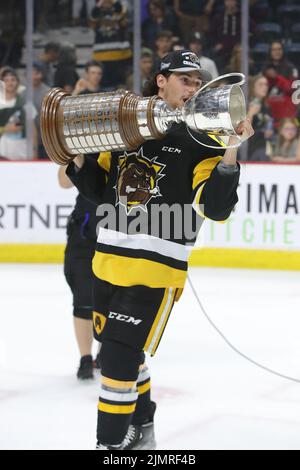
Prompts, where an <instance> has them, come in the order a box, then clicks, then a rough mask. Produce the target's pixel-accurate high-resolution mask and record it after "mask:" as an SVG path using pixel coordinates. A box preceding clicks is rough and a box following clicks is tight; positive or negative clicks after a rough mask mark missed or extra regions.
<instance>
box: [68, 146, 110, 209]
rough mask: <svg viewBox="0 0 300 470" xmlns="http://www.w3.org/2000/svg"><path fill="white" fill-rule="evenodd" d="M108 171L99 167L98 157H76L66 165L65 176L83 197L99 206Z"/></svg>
mask: <svg viewBox="0 0 300 470" xmlns="http://www.w3.org/2000/svg"><path fill="white" fill-rule="evenodd" d="M100 155H101V154H100ZM105 155H109V156H110V155H111V154H105ZM107 170H108V171H109V168H108V167H107ZM108 171H106V170H105V169H104V168H103V166H101V160H100V157H99V158H98V159H97V158H95V157H93V156H90V155H86V156H83V155H78V156H77V157H75V159H74V160H73V161H72V162H71V163H70V164H69V165H68V167H67V169H66V175H67V176H68V177H69V179H70V180H71V181H72V183H73V184H74V186H76V188H77V189H78V191H79V192H80V193H81V194H82V195H83V196H85V197H86V198H87V199H89V200H90V201H91V202H94V203H95V204H101V202H102V196H103V193H104V190H105V186H106V181H107V173H108Z"/></svg>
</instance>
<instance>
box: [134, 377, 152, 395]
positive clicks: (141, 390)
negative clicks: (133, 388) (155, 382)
mask: <svg viewBox="0 0 300 470" xmlns="http://www.w3.org/2000/svg"><path fill="white" fill-rule="evenodd" d="M150 388H151V382H150V380H149V382H147V383H145V384H144V385H140V386H139V385H138V387H137V389H138V393H139V395H142V394H143V393H146V392H148V390H150Z"/></svg>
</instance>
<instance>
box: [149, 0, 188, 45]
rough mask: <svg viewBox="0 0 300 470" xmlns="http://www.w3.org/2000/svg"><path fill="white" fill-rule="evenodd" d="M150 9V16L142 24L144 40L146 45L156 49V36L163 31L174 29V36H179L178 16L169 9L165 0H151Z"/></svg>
mask: <svg viewBox="0 0 300 470" xmlns="http://www.w3.org/2000/svg"><path fill="white" fill-rule="evenodd" d="M148 11H149V18H148V19H146V20H145V21H144V22H143V25H142V35H143V41H144V45H145V46H146V47H149V48H150V49H154V47H155V42H156V38H157V36H158V34H159V33H160V32H161V31H166V30H167V31H172V33H173V36H174V37H177V36H178V34H179V31H178V26H177V19H176V16H175V15H173V14H172V13H169V12H168V11H167V9H166V5H165V2H164V1H163V0H150V1H149V3H148ZM174 39H175V38H174Z"/></svg>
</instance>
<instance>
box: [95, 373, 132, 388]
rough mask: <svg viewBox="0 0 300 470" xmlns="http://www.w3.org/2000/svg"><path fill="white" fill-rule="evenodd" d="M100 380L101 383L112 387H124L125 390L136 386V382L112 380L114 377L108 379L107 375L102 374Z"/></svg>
mask: <svg viewBox="0 0 300 470" xmlns="http://www.w3.org/2000/svg"><path fill="white" fill-rule="evenodd" d="M100 381H101V383H102V384H103V385H106V386H107V387H112V388H119V389H125V390H129V389H135V388H136V382H125V381H123V380H114V379H110V378H109V377H104V376H103V375H102V376H101V379H100Z"/></svg>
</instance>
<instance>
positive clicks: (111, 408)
mask: <svg viewBox="0 0 300 470" xmlns="http://www.w3.org/2000/svg"><path fill="white" fill-rule="evenodd" d="M135 406H136V404H135V403H134V404H133V405H110V404H108V403H102V402H101V401H100V402H99V404H98V410H99V411H103V412H104V413H112V414H116V415H129V414H131V413H134V410H135Z"/></svg>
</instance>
